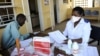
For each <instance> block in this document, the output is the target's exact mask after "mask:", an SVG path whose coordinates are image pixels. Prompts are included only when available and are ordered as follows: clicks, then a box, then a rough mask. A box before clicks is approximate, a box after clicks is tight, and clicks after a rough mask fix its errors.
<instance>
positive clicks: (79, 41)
mask: <svg viewBox="0 0 100 56" xmlns="http://www.w3.org/2000/svg"><path fill="white" fill-rule="evenodd" d="M67 42H68V39H66V40H64V42H63V44H67ZM72 42H78V43H82V38H79V39H72Z"/></svg>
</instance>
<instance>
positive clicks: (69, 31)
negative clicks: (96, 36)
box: [63, 18, 91, 44]
mask: <svg viewBox="0 0 100 56" xmlns="http://www.w3.org/2000/svg"><path fill="white" fill-rule="evenodd" d="M90 32H91V26H90V22H89V21H86V20H84V18H82V19H81V20H80V22H79V23H78V24H77V25H76V27H74V23H73V22H72V21H71V20H69V21H68V22H67V24H66V27H65V30H64V32H63V34H64V35H65V36H68V38H69V39H79V38H82V44H87V43H88V41H89V38H90Z"/></svg>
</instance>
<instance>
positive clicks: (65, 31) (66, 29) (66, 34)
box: [63, 23, 68, 36]
mask: <svg viewBox="0 0 100 56" xmlns="http://www.w3.org/2000/svg"><path fill="white" fill-rule="evenodd" d="M63 34H64V36H68V23H67V24H66V27H65V30H64V31H63Z"/></svg>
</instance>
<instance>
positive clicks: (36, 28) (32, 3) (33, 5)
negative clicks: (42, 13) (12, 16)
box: [29, 0, 40, 32]
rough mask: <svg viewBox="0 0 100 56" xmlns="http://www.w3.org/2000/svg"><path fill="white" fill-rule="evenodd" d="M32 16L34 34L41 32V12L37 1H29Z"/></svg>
mask: <svg viewBox="0 0 100 56" xmlns="http://www.w3.org/2000/svg"><path fill="white" fill-rule="evenodd" d="M29 7H30V16H31V21H32V29H33V32H37V31H40V21H39V12H38V6H37V0H29Z"/></svg>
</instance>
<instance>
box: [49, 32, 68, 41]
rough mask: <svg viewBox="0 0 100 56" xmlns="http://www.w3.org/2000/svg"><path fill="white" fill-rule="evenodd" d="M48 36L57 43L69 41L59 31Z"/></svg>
mask: <svg viewBox="0 0 100 56" xmlns="http://www.w3.org/2000/svg"><path fill="white" fill-rule="evenodd" d="M48 34H49V37H50V38H52V39H53V40H54V41H55V42H56V43H63V41H64V40H66V39H67V38H66V37H65V36H64V35H63V34H62V33H61V32H60V31H59V30H56V31H53V32H49V33H48Z"/></svg>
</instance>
